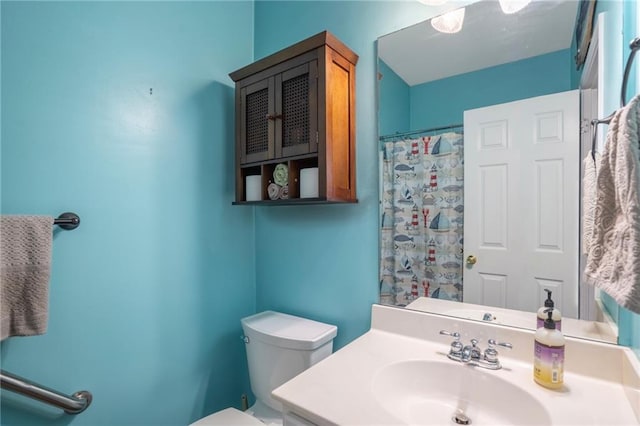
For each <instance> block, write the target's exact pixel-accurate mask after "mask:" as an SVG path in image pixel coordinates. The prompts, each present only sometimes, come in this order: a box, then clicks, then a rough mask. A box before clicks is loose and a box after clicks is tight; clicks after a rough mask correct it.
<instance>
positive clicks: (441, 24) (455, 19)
mask: <svg viewBox="0 0 640 426" xmlns="http://www.w3.org/2000/svg"><path fill="white" fill-rule="evenodd" d="M463 21H464V7H462V8H460V9H456V10H453V11H451V12H447V13H445V14H444V15H440V16H436V17H435V18H432V19H431V26H432V27H433V28H435V29H436V30H438V31H440V32H441V33H449V34H453V33H457V32H458V31H460V30H461V29H462V22H463Z"/></svg>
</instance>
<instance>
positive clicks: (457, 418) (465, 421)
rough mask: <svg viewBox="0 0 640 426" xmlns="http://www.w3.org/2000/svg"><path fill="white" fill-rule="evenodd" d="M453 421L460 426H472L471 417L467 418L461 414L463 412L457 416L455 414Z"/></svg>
mask: <svg viewBox="0 0 640 426" xmlns="http://www.w3.org/2000/svg"><path fill="white" fill-rule="evenodd" d="M451 420H453V421H454V422H455V423H456V424H458V425H470V424H471V419H470V418H469V417H467V416H465V414H464V413H463V412H461V411H459V412H457V413H456V414H454V415H453V417H451Z"/></svg>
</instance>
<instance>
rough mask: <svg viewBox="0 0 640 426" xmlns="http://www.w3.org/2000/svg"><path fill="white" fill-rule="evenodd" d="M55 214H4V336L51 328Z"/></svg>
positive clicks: (0, 286) (0, 308)
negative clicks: (52, 250) (50, 298)
mask: <svg viewBox="0 0 640 426" xmlns="http://www.w3.org/2000/svg"><path fill="white" fill-rule="evenodd" d="M52 228H53V217H51V216H2V217H1V218H0V290H1V291H2V293H0V313H1V316H0V333H1V335H0V340H4V339H5V338H7V337H9V336H33V335H37V334H44V333H46V331H47V320H48V317H49V277H50V275H51V241H52Z"/></svg>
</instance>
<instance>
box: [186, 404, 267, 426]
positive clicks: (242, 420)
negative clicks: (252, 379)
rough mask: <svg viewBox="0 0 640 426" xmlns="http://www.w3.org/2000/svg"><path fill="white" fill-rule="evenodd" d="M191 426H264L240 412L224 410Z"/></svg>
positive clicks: (231, 409)
mask: <svg viewBox="0 0 640 426" xmlns="http://www.w3.org/2000/svg"><path fill="white" fill-rule="evenodd" d="M191 426H265V424H264V423H262V422H261V421H260V420H258V419H257V418H255V417H253V416H251V415H249V414H247V413H244V412H242V411H240V410H237V409H235V408H225V409H224V410H221V411H217V412H215V413H213V414H210V415H208V416H207V417H204V418H202V419H200V420H198V421H197V422H195V423H191Z"/></svg>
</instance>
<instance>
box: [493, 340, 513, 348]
mask: <svg viewBox="0 0 640 426" xmlns="http://www.w3.org/2000/svg"><path fill="white" fill-rule="evenodd" d="M487 344H488V345H489V348H490V349H495V347H496V346H502V347H503V348H507V349H511V348H513V345H512V344H511V343H506V342H497V341H495V340H494V339H489V340H487Z"/></svg>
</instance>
